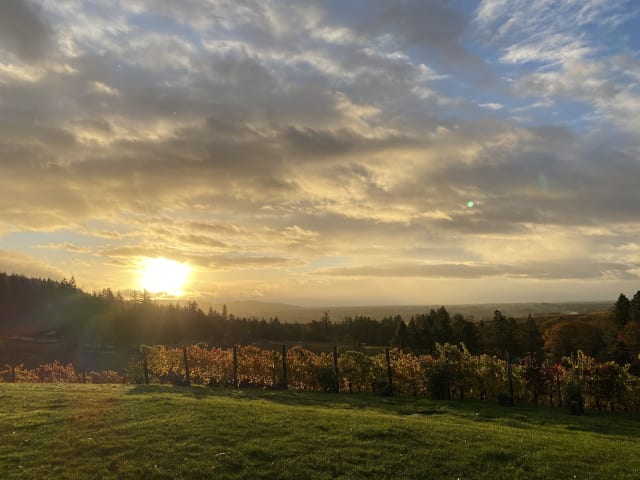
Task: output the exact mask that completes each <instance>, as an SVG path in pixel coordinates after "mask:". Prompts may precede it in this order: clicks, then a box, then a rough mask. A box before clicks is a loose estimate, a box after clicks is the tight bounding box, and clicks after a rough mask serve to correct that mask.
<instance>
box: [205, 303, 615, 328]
mask: <svg viewBox="0 0 640 480" xmlns="http://www.w3.org/2000/svg"><path fill="white" fill-rule="evenodd" d="M226 305H227V311H228V313H230V314H233V315H234V316H236V317H249V318H253V317H255V318H258V319H260V318H265V319H269V318H275V317H277V318H278V319H279V320H280V321H283V322H301V323H308V322H311V321H313V320H319V319H320V318H321V317H322V315H323V314H324V313H325V312H328V313H329V317H330V318H331V320H332V321H341V320H344V319H345V318H347V317H352V318H353V317H356V316H368V317H371V318H372V319H374V320H380V319H382V318H384V317H390V316H396V315H401V316H402V317H403V318H404V319H407V320H408V319H409V318H411V316H413V315H417V314H420V313H425V312H428V311H429V310H430V309H432V308H434V309H437V308H439V307H441V306H442V305H385V306H352V307H350V306H347V307H345V306H341V307H302V306H298V305H290V304H286V303H272V302H261V301H253V300H252V301H242V302H229V303H227V304H226ZM612 305H613V302H611V301H597V302H556V303H495V304H467V305H464V304H463V305H444V306H445V307H446V309H447V310H448V311H449V312H450V313H451V314H454V313H460V314H462V315H464V316H465V317H466V318H467V319H471V318H473V319H474V320H476V321H480V320H485V321H486V320H491V319H492V318H493V314H494V312H495V310H500V311H501V312H502V313H503V314H504V315H505V316H507V317H514V318H523V317H527V316H528V315H529V314H531V315H532V316H534V317H539V316H550V315H570V314H579V313H594V312H604V311H607V310H609V309H610V308H611V306H612ZM214 308H215V309H217V310H221V309H222V304H217V305H214Z"/></svg>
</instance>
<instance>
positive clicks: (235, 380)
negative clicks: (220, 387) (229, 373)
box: [233, 345, 238, 388]
mask: <svg viewBox="0 0 640 480" xmlns="http://www.w3.org/2000/svg"><path fill="white" fill-rule="evenodd" d="M233 388H238V347H236V346H235V345H234V346H233Z"/></svg>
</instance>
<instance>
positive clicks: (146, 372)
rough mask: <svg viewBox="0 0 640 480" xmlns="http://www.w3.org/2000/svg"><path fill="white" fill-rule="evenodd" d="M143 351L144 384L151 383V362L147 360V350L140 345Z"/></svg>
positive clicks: (141, 351)
mask: <svg viewBox="0 0 640 480" xmlns="http://www.w3.org/2000/svg"><path fill="white" fill-rule="evenodd" d="M140 353H142V373H143V374H144V384H145V385H149V364H148V362H147V352H146V351H145V350H144V349H143V348H142V347H140Z"/></svg>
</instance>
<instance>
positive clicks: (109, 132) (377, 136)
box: [0, 0, 640, 304]
mask: <svg viewBox="0 0 640 480" xmlns="http://www.w3.org/2000/svg"><path fill="white" fill-rule="evenodd" d="M639 13H640V8H639V7H638V6H636V4H635V2H633V1H623V2H615V3H611V2H609V3H606V2H600V1H595V0H594V1H587V2H562V1H524V0H523V1H520V0H518V1H514V2H505V1H501V0H483V1H480V2H475V3H474V4H473V5H471V4H465V3H464V2H462V3H460V2H459V3H458V4H456V3H449V4H446V5H445V4H444V3H443V2H439V1H430V0H429V1H405V2H394V1H386V0H376V1H373V2H364V1H362V2H361V1H357V2H346V3H345V2H334V1H328V2H315V1H314V2H307V3H305V4H301V5H291V4H288V3H287V2H280V1H276V0H269V1H264V2H253V1H249V2H231V1H210V0H189V1H188V2H179V3H176V2H172V1H165V0H132V1H126V2H125V1H119V0H118V1H113V2H106V1H101V0H98V1H94V2H77V1H75V0H55V1H54V0H43V1H40V2H28V1H26V0H24V1H17V0H10V1H7V2H3V3H2V5H0V99H1V100H0V248H2V250H3V252H6V253H4V254H3V255H4V257H3V258H4V260H3V261H4V265H6V267H4V268H5V269H9V270H11V271H21V270H20V269H21V268H24V271H25V272H26V271H28V272H41V273H40V275H56V276H61V275H65V276H67V277H70V276H71V275H75V277H76V279H77V280H78V283H79V284H80V285H82V286H85V287H87V288H103V287H106V286H110V287H112V288H114V289H123V290H124V289H132V288H139V285H136V284H135V278H136V275H135V274H136V268H137V265H138V264H139V262H140V261H141V259H143V258H146V257H166V258H170V259H173V260H178V261H183V262H187V263H189V264H191V265H192V266H193V267H194V278H193V282H192V284H191V290H190V292H189V293H190V294H191V295H193V296H194V297H197V298H198V299H199V300H201V301H203V302H206V301H208V300H209V299H212V298H216V299H218V300H224V299H231V298H235V297H247V296H251V297H260V298H265V299H271V300H279V301H301V302H312V303H318V302H319V303H325V304H328V303H332V302H333V301H339V302H341V303H350V300H349V299H350V298H352V299H353V302H356V301H357V302H359V303H362V302H366V301H375V302H377V303H379V301H381V299H382V298H384V299H385V300H386V301H392V302H396V303H406V302H410V303H425V302H426V303H429V302H445V301H448V302H450V301H453V302H455V303H462V302H465V301H478V300H479V299H480V297H481V296H482V295H488V296H489V297H488V298H486V299H485V300H486V301H492V299H493V298H494V297H495V295H496V294H495V292H496V291H499V292H506V293H505V295H510V296H509V299H511V300H517V299H521V300H529V299H531V295H529V293H528V292H530V290H528V288H532V289H533V291H535V295H534V296H535V298H536V299H538V300H544V295H545V293H548V294H549V295H550V296H553V297H554V298H558V297H559V295H561V292H566V296H567V298H570V299H576V298H584V299H589V298H592V297H593V296H594V295H597V296H598V298H609V297H612V295H614V294H615V293H616V292H618V291H622V290H625V291H626V290H629V289H633V288H635V287H633V284H634V282H636V280H637V276H638V274H639V273H640V272H639V268H638V264H639V263H640V258H639V252H638V249H635V248H633V246H634V245H636V244H637V235H638V234H639V233H640V221H639V220H638V215H637V212H638V205H640V189H638V188H637V185H636V184H637V178H640V158H639V156H638V152H639V151H640V148H639V147H640V145H639V143H638V141H637V138H638V133H640V122H639V121H638V118H640V115H639V113H640V87H638V80H639V79H640V63H638V61H637V53H638V51H637V46H638V33H637V32H636V29H634V28H633V26H634V25H633V22H634V21H635V20H636V19H637V18H638V14H639ZM9 259H11V261H9ZM389 278H393V282H397V285H398V288H397V290H394V288H392V287H387V286H385V285H384V283H383V282H384V281H386V280H387V279H389ZM455 281H459V282H461V284H464V285H465V288H464V292H466V293H453V290H452V289H453V287H452V286H453V285H454V282H455ZM448 282H451V283H448ZM569 282H578V283H579V286H578V283H576V284H573V285H569V284H568V283H569ZM491 285H495V290H491V289H490V286H491ZM391 290H394V291H393V292H392V291H391ZM558 292H560V293H558ZM459 295H463V297H460V296H459ZM492 295H493V296H494V297H492ZM532 295H533V294H532ZM425 296H426V297H425ZM367 298H369V300H367ZM496 298H497V297H496ZM501 298H506V297H501Z"/></svg>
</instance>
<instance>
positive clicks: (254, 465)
mask: <svg viewBox="0 0 640 480" xmlns="http://www.w3.org/2000/svg"><path fill="white" fill-rule="evenodd" d="M639 452H640V418H637V417H628V416H623V415H611V414H595V413H589V414H587V415H586V416H584V417H573V416H571V415H569V414H568V413H566V412H565V411H560V410H550V409H545V408H539V409H535V408H529V407H514V408H501V407H498V406H497V405H494V404H493V403H480V402H471V401H468V402H434V401H430V400H426V399H413V398H383V397H378V396H373V395H348V394H320V393H303V392H271V391H260V390H244V391H232V390H223V389H206V388H197V387H196V388H172V387H163V386H153V385H152V386H122V385H117V386H111V385H108V386H102V385H67V384H0V478H1V479H11V478H29V479H49V478H51V479H64V478H78V479H84V478H114V479H115V478H118V479H119V478H122V479H135V478H144V479H154V478H158V479H160V478H183V479H198V478H221V479H226V478H247V479H254V478H275V479H307V478H309V479H314V478H343V479H358V478H362V479H365V478H366V479H375V478H398V479H412V478H416V479H439V478H442V479H453V480H455V479H458V478H459V479H534V478H535V479H589V478H591V479H634V480H635V479H638V478H640V455H639Z"/></svg>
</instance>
